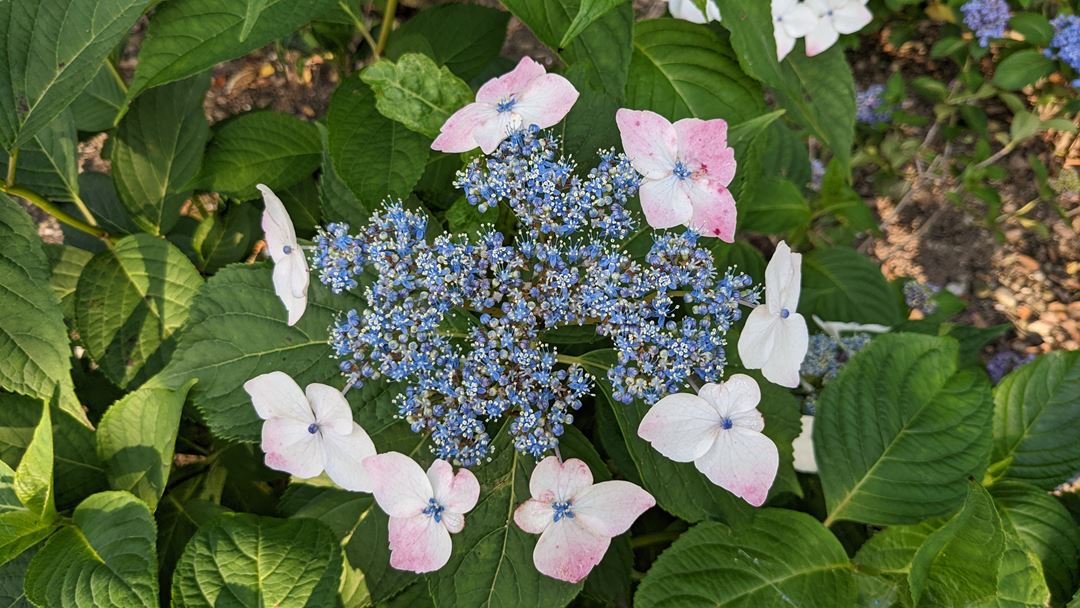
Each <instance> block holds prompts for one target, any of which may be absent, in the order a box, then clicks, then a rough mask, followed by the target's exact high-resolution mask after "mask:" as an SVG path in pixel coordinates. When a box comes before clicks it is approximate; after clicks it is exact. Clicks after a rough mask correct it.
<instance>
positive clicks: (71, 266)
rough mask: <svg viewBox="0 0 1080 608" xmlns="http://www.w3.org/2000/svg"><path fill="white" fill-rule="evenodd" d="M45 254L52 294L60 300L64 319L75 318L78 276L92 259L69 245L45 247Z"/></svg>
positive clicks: (88, 254) (87, 252) (91, 255)
mask: <svg viewBox="0 0 1080 608" xmlns="http://www.w3.org/2000/svg"><path fill="white" fill-rule="evenodd" d="M45 254H46V255H47V256H48V257H49V264H50V265H51V266H52V279H51V280H50V281H49V283H50V284H51V285H52V288H53V293H55V294H56V297H57V298H60V306H61V308H63V309H64V318H65V319H74V318H75V286H76V285H77V284H78V283H79V274H81V273H82V269H83V267H84V266H86V263H87V262H89V261H90V258H92V257H94V256H93V254H92V253H90V252H89V251H85V250H83V249H79V248H78V247H71V246H69V245H45Z"/></svg>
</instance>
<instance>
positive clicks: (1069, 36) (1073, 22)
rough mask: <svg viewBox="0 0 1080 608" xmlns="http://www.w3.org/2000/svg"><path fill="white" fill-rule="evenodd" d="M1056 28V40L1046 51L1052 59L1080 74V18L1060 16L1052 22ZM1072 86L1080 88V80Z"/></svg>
mask: <svg viewBox="0 0 1080 608" xmlns="http://www.w3.org/2000/svg"><path fill="white" fill-rule="evenodd" d="M1050 23H1051V24H1052V25H1053V26H1054V38H1053V39H1052V40H1051V41H1050V48H1048V49H1046V51H1044V52H1045V53H1046V56H1047V57H1049V58H1051V59H1060V60H1061V61H1063V62H1065V63H1067V64H1068V65H1069V67H1071V68H1072V69H1073V70H1075V71H1077V72H1080V17H1078V16H1076V15H1058V16H1057V17H1055V18H1054V19H1053V21H1051V22H1050ZM1072 85H1073V86H1074V87H1075V86H1080V79H1078V80H1074V81H1073V82H1072Z"/></svg>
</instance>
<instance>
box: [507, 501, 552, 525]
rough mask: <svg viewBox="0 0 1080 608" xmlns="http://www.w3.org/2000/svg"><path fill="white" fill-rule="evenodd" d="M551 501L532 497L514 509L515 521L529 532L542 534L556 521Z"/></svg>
mask: <svg viewBox="0 0 1080 608" xmlns="http://www.w3.org/2000/svg"><path fill="white" fill-rule="evenodd" d="M554 517H555V512H554V511H553V510H552V509H551V502H550V501H544V500H537V499H535V498H530V499H529V500H526V501H525V502H523V503H521V504H520V505H518V508H517V509H514V523H516V524H517V526H518V527H519V528H521V529H522V530H524V531H525V532H528V533H529V534H540V533H541V532H543V531H544V530H546V529H547V527H548V526H550V525H551V524H552V523H554Z"/></svg>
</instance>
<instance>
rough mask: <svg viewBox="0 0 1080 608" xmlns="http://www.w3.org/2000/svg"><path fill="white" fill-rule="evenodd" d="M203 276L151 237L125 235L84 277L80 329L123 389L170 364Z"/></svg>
mask: <svg viewBox="0 0 1080 608" xmlns="http://www.w3.org/2000/svg"><path fill="white" fill-rule="evenodd" d="M201 285H202V278H201V277H200V276H199V272H198V271H197V270H195V267H194V266H192V264H191V262H190V261H189V260H188V259H187V257H186V256H184V254H183V253H182V252H181V251H180V250H179V249H177V248H176V247H174V246H173V245H172V244H170V243H169V242H168V241H165V240H163V239H159V238H155V237H152V236H150V235H147V234H137V235H133V236H128V237H124V238H123V239H120V240H119V241H117V243H116V246H115V247H113V248H112V249H109V250H107V251H103V252H101V253H99V254H97V255H95V256H94V258H93V259H92V260H90V262H89V263H87V265H86V267H85V268H84V269H83V271H82V274H81V275H80V276H79V283H78V288H77V289H76V292H75V326H76V327H77V328H78V330H79V336H80V338H81V340H82V343H83V345H84V346H85V347H86V350H87V352H88V353H89V354H90V356H91V357H92V358H93V359H94V360H95V361H97V363H98V365H100V366H101V369H102V371H104V372H105V375H106V376H108V377H109V378H110V379H111V380H112V381H113V382H114V383H116V384H117V386H120V387H125V386H128V385H129V384H131V383H133V382H139V381H141V380H145V379H146V378H148V377H149V376H152V375H153V374H154V373H156V372H157V371H158V370H160V369H161V368H162V367H163V366H164V364H165V363H166V362H167V361H168V360H169V356H170V355H171V354H172V350H173V348H174V346H175V341H174V340H172V339H171V338H172V335H173V333H175V332H176V331H177V330H178V329H180V328H181V327H182V326H183V325H184V323H185V322H186V321H187V318H188V309H189V308H190V306H191V302H192V300H193V299H194V298H195V293H196V292H197V291H198V290H199V287H200V286H201Z"/></svg>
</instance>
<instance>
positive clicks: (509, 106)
mask: <svg viewBox="0 0 1080 608" xmlns="http://www.w3.org/2000/svg"><path fill="white" fill-rule="evenodd" d="M515 105H517V100H516V99H514V98H513V97H509V98H507V99H504V100H502V101H500V102H499V103H498V104H496V105H495V110H496V111H498V112H499V113H500V114H502V113H503V112H509V111H510V110H513V109H514V106H515Z"/></svg>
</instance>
